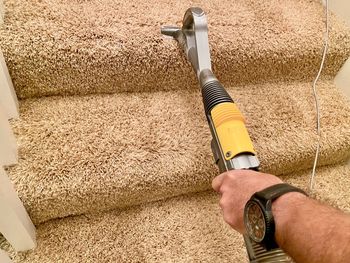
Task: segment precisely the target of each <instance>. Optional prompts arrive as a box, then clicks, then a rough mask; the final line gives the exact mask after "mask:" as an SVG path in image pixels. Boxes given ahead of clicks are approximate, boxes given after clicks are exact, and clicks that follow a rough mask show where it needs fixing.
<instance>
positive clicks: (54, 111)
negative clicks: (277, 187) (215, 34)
mask: <svg viewBox="0 0 350 263" xmlns="http://www.w3.org/2000/svg"><path fill="white" fill-rule="evenodd" d="M318 88H319V94H320V103H321V113H322V115H321V116H322V120H321V123H322V146H321V158H320V164H323V165H325V164H332V163H337V162H339V161H342V160H344V159H346V158H349V155H350V143H349V142H350V110H349V105H348V104H346V100H345V99H344V97H343V96H342V95H341V94H340V93H339V91H338V90H337V89H336V88H335V87H334V84H333V83H332V81H328V80H323V81H321V82H320V83H319V87H318ZM311 90H312V86H311V83H299V82H298V83H295V82H293V83H282V82H280V83H266V84H261V85H246V86H237V87H235V88H230V87H229V88H228V91H229V93H230V94H231V95H232V97H233V98H234V99H235V100H236V102H237V103H238V106H239V107H240V109H241V111H242V113H243V114H244V115H245V117H246V120H247V127H248V130H249V132H250V134H251V137H252V140H253V142H254V145H255V147H256V150H257V152H258V156H259V158H260V160H261V162H262V170H263V171H266V172H270V173H274V174H285V173H288V172H292V171H295V170H300V169H306V168H309V167H311V165H312V163H313V158H314V152H315V144H316V133H315V111H314V99H313V96H312V92H311ZM20 112H21V118H20V119H19V120H16V121H13V122H12V126H13V129H14V132H15V134H16V135H17V138H18V144H19V163H18V165H16V166H14V167H10V168H9V169H8V174H9V176H10V178H11V180H12V181H13V182H14V184H15V187H16V189H17V191H18V193H19V196H20V198H21V199H22V201H23V202H24V204H25V206H26V208H27V210H28V212H29V213H30V215H31V218H32V220H33V221H34V222H35V223H39V222H43V221H46V220H49V219H53V218H57V217H65V216H68V215H74V214H81V213H87V212H93V211H98V210H108V209H114V208H118V207H126V206H130V205H135V204H140V203H144V202H149V201H153V200H158V199H162V198H166V197H169V196H175V195H180V194H183V193H188V192H197V191H202V190H205V189H209V188H210V185H211V180H212V178H213V177H214V176H215V175H217V174H218V171H217V168H216V167H215V166H214V164H213V158H212V153H211V150H210V140H211V137H210V132H209V128H208V125H207V123H206V120H205V116H204V110H203V106H202V102H201V97H200V93H199V92H197V91H190V90H182V91H181V90H176V91H167V92H165V91H164V92H153V93H120V94H110V95H107V94H105V95H88V96H70V97H46V98H35V99H26V100H22V101H21V102H20Z"/></svg>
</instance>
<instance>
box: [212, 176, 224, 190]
mask: <svg viewBox="0 0 350 263" xmlns="http://www.w3.org/2000/svg"><path fill="white" fill-rule="evenodd" d="M225 177H226V173H222V174H220V175H218V176H216V177H215V178H214V179H213V181H212V182H211V187H213V189H214V190H215V191H216V192H219V191H220V187H221V185H222V182H223V181H224V179H225Z"/></svg>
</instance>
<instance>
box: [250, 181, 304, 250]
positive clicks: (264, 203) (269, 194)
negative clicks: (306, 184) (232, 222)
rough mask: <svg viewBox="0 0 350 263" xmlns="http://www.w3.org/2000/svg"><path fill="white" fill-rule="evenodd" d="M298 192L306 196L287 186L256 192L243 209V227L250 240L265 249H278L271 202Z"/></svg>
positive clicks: (278, 185)
mask: <svg viewBox="0 0 350 263" xmlns="http://www.w3.org/2000/svg"><path fill="white" fill-rule="evenodd" d="M289 192H299V193H302V194H304V195H306V196H307V194H306V193H305V192H304V191H303V190H301V189H299V188H297V187H294V186H292V185H289V184H285V183H282V184H276V185H273V186H270V187H268V188H266V189H264V190H262V191H259V192H256V193H255V194H253V196H252V197H251V198H250V200H249V201H248V202H247V204H246V205H245V208H244V225H245V228H246V232H247V234H248V236H249V237H250V239H252V240H253V241H255V242H256V243H259V244H261V245H263V246H264V247H265V248H266V249H273V248H276V247H278V245H277V243H276V241H275V221H274V218H273V215H272V202H273V201H274V200H276V199H277V198H278V197H280V196H281V195H283V194H286V193H289Z"/></svg>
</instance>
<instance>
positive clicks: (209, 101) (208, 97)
mask: <svg viewBox="0 0 350 263" xmlns="http://www.w3.org/2000/svg"><path fill="white" fill-rule="evenodd" d="M202 97H203V104H204V110H205V113H206V114H207V115H208V114H209V113H210V111H211V110H212V109H213V108H214V107H215V106H216V105H218V104H220V103H223V102H233V100H232V98H231V97H230V95H229V94H228V93H227V91H226V90H225V88H224V87H223V86H222V85H221V84H220V82H219V81H218V80H212V81H209V82H207V83H205V84H204V85H203V87H202Z"/></svg>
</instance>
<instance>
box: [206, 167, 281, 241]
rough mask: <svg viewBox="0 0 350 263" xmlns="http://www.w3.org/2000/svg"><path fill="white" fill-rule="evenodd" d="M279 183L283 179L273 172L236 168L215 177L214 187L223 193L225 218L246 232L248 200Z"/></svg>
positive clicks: (234, 226) (221, 205)
mask: <svg viewBox="0 0 350 263" xmlns="http://www.w3.org/2000/svg"><path fill="white" fill-rule="evenodd" d="M279 183H282V181H281V180H280V179H279V178H278V177H276V176H274V175H271V174H265V173H259V172H255V171H251V170H235V171H229V172H226V173H223V174H220V175H219V176H217V177H215V178H214V180H213V182H212V187H213V189H214V190H215V191H217V192H219V193H220V194H221V199H220V207H221V209H222V212H223V217H224V220H225V221H226V223H228V224H229V225H230V226H231V227H232V228H234V229H235V230H237V231H239V232H240V233H242V234H243V233H244V232H245V228H244V223H243V212H244V206H245V204H246V203H247V201H248V200H249V199H250V197H251V196H252V195H253V194H254V193H255V192H258V191H260V190H263V189H265V188H267V187H269V186H271V185H275V184H279Z"/></svg>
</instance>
